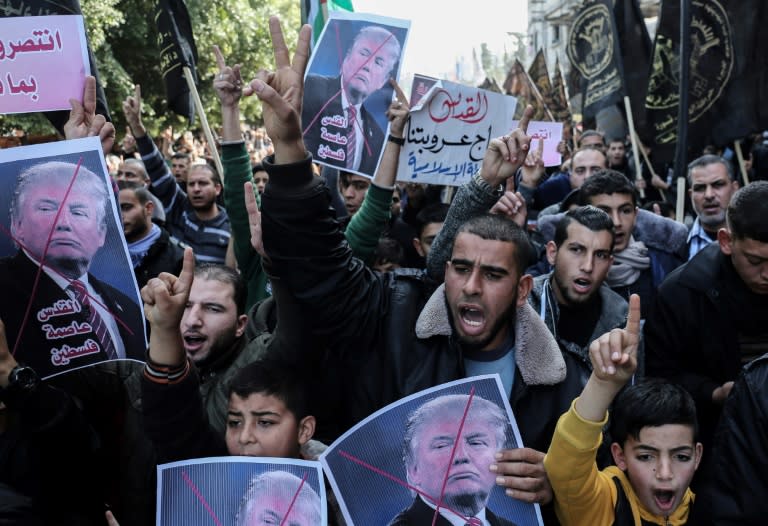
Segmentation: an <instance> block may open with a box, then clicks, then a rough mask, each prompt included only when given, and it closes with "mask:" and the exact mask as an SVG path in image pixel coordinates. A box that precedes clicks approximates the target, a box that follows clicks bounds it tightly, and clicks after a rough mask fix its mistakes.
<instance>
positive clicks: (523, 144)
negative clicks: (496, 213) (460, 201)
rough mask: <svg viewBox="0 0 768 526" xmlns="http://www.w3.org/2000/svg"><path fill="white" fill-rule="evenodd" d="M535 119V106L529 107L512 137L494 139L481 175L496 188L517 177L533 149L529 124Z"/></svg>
mask: <svg viewBox="0 0 768 526" xmlns="http://www.w3.org/2000/svg"><path fill="white" fill-rule="evenodd" d="M532 117H533V106H530V105H529V106H527V107H526V108H525V112H523V117H522V118H521V119H520V122H519V123H518V127H517V129H516V130H514V131H513V132H512V133H511V134H510V135H505V136H503V137H499V138H497V139H492V140H491V143H490V144H489V145H488V149H487V150H486V152H485V156H484V157H483V166H482V169H481V170H480V175H481V176H482V177H483V179H485V180H486V181H487V182H488V184H489V185H491V186H492V187H493V188H496V187H497V186H499V185H500V184H502V183H504V182H505V181H506V180H507V179H509V178H510V177H512V176H514V175H515V172H517V169H518V168H519V167H520V165H521V164H523V161H524V160H525V157H526V156H527V155H528V151H529V150H530V147H531V138H530V137H529V136H528V123H529V122H530V121H531V118H532Z"/></svg>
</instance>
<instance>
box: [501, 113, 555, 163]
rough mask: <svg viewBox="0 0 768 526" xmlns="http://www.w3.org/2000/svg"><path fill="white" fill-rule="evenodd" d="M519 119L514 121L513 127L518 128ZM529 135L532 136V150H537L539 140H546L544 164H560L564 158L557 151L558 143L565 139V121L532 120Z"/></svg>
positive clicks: (529, 124) (529, 125)
mask: <svg viewBox="0 0 768 526" xmlns="http://www.w3.org/2000/svg"><path fill="white" fill-rule="evenodd" d="M518 122H519V121H514V122H513V123H512V129H514V128H517V124H518ZM528 135H529V136H530V138H531V150H535V149H536V147H537V146H538V141H539V140H542V141H544V153H543V155H542V157H543V159H544V166H560V165H561V164H562V162H563V158H562V156H561V155H560V153H559V152H558V151H557V145H558V144H559V143H560V141H562V140H563V123H562V122H547V121H531V122H529V123H528Z"/></svg>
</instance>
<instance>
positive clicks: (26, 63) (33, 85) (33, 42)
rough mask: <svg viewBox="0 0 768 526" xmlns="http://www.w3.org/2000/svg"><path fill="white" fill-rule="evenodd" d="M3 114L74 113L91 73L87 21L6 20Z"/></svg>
mask: <svg viewBox="0 0 768 526" xmlns="http://www.w3.org/2000/svg"><path fill="white" fill-rule="evenodd" d="M0 35H2V37H1V38H0V66H2V67H0V71H2V76H1V77H0V113H33V112H39V111H50V110H68V109H69V108H70V105H69V99H76V100H82V94H83V83H84V82H85V76H86V75H90V74H91V72H90V66H89V63H88V45H87V42H86V39H85V28H84V26H83V17H82V16H79V15H62V16H32V17H14V18H0Z"/></svg>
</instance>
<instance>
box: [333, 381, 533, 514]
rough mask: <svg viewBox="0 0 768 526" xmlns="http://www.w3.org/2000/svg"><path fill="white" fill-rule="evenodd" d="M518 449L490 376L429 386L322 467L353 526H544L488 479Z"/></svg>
mask: <svg viewBox="0 0 768 526" xmlns="http://www.w3.org/2000/svg"><path fill="white" fill-rule="evenodd" d="M517 447H522V441H521V439H520V433H519V431H518V429H517V424H516V423H515V420H514V417H513V415H512V409H511V408H510V406H509V401H508V400H507V397H506V396H505V395H504V393H503V391H502V387H501V380H500V379H499V376H498V375H489V376H476V377H473V378H468V379H465V380H459V381H456V382H451V383H447V384H443V385H440V386H437V387H433V388H431V389H427V390H425V391H422V392H420V393H416V394H414V395H411V396H409V397H407V398H404V399H402V400H400V401H398V402H395V403H394V404H391V405H389V406H387V407H385V408H384V409H381V410H380V411H377V412H376V413H374V414H373V415H371V416H370V417H368V418H366V419H365V420H364V421H362V422H360V423H359V424H358V425H356V426H355V427H354V428H352V429H351V430H350V431H348V432H347V433H345V434H344V435H343V436H342V437H341V438H339V439H338V440H337V441H336V442H334V443H333V444H332V445H331V446H330V447H329V448H328V449H327V450H326V451H325V452H324V453H323V455H322V456H321V457H320V461H321V462H322V463H323V469H324V470H325V473H326V475H327V476H328V479H329V481H330V483H331V485H332V487H333V490H334V493H335V494H336V497H337V498H338V500H339V504H340V505H341V509H342V513H343V514H344V519H345V520H346V521H347V524H348V525H350V526H353V525H365V526H378V525H381V526H387V525H411V526H413V525H417V526H420V525H424V526H429V525H432V524H437V525H440V526H444V525H448V524H452V523H455V522H456V520H457V519H458V520H459V521H463V522H462V524H473V525H474V524H486V523H488V524H491V525H492V526H509V525H518V526H528V525H540V524H541V514H540V511H539V508H538V505H535V504H527V503H523V502H521V501H517V500H515V499H512V498H509V497H507V496H506V495H505V494H504V489H503V488H502V487H500V486H497V485H496V473H494V472H492V471H491V470H490V466H491V464H495V463H496V458H495V455H496V453H497V452H498V451H499V450H502V449H512V448H517ZM371 495H375V496H376V498H375V499H374V500H371V498H370V496H371ZM483 521H485V522H483Z"/></svg>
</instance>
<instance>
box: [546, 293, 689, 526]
mask: <svg viewBox="0 0 768 526" xmlns="http://www.w3.org/2000/svg"><path fill="white" fill-rule="evenodd" d="M639 339H640V298H639V297H638V296H637V295H634V294H633V295H632V297H631V299H630V307H629V317H628V319H627V325H626V327H625V328H624V329H614V330H613V331H611V332H610V333H608V334H605V335H603V336H601V337H600V338H599V339H598V340H596V341H595V342H593V343H592V345H591V346H590V348H589V354H590V359H591V361H592V375H591V376H590V378H589V380H588V381H587V385H586V386H585V387H584V390H583V391H582V393H581V396H579V397H578V398H577V399H576V400H575V401H574V402H573V405H572V406H571V409H570V410H569V411H568V412H567V413H565V414H564V415H563V416H562V417H561V418H560V420H559V421H558V423H557V428H556V429H555V435H554V437H553V439H552V444H551V445H550V447H549V451H548V452H547V456H546V457H545V458H544V466H545V468H546V470H547V475H548V476H549V480H550V482H551V483H552V489H553V492H554V494H555V511H556V513H557V516H558V518H559V519H560V522H561V524H563V525H564V526H569V525H573V524H584V525H594V524H613V525H616V526H624V525H636V526H641V525H647V524H661V525H679V524H686V523H687V521H688V517H689V514H690V512H691V508H692V506H693V498H694V495H693V492H691V490H690V489H689V487H688V486H689V485H690V482H691V479H692V478H693V474H694V472H695V471H696V468H697V467H698V465H699V461H700V460H701V454H702V445H701V443H699V442H697V441H696V435H697V431H698V426H697V421H696V408H695V405H694V403H693V399H692V398H691V396H690V395H689V394H688V393H687V392H686V391H685V390H684V389H683V388H681V387H678V386H675V385H672V384H665V383H661V382H658V381H655V382H650V383H646V384H640V385H632V386H630V387H627V388H626V389H625V390H624V391H623V392H621V393H620V391H622V389H623V388H624V385H625V384H626V383H627V382H628V381H629V380H630V379H631V378H632V376H633V375H634V373H635V369H636V368H637V348H638V343H639ZM619 393H620V394H619ZM617 394H618V396H617ZM614 398H615V401H614ZM612 401H613V410H612V413H611V419H610V424H609V430H610V434H611V454H612V456H613V459H614V462H615V463H616V466H611V467H608V468H606V469H604V470H602V471H598V469H597V465H596V463H595V457H596V454H597V449H598V447H599V445H600V443H601V442H602V436H601V430H602V428H603V426H604V425H605V423H606V420H607V418H608V417H607V410H608V407H609V406H610V405H611V402H612Z"/></svg>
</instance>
